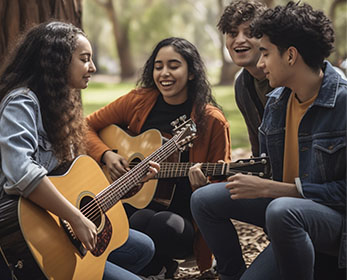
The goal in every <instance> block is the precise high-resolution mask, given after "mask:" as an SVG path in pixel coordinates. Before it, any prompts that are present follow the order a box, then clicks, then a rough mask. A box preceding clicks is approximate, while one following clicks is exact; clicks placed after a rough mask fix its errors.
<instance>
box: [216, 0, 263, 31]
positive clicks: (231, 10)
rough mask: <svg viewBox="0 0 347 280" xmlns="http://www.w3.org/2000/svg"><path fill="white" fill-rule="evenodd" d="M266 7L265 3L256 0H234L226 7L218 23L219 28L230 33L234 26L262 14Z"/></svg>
mask: <svg viewBox="0 0 347 280" xmlns="http://www.w3.org/2000/svg"><path fill="white" fill-rule="evenodd" d="M265 9H266V6H265V4H263V3H261V2H259V1H256V0H254V1H253V0H250V1H248V0H238V1H232V2H231V3H230V4H229V5H228V6H226V7H225V9H224V12H223V14H222V16H221V18H220V19H219V22H218V24H217V28H218V30H219V31H221V32H222V33H223V34H228V33H230V32H231V30H232V28H235V27H237V26H239V25H240V24H242V23H244V22H247V21H251V20H253V19H254V18H255V17H256V16H259V15H261V14H262V13H263V12H264V11H265Z"/></svg>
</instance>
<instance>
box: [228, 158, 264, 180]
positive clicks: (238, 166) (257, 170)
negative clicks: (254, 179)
mask: <svg viewBox="0 0 347 280" xmlns="http://www.w3.org/2000/svg"><path fill="white" fill-rule="evenodd" d="M228 167H229V168H228V170H227V173H228V174H229V175H234V174H236V173H243V174H249V175H255V176H259V177H262V178H270V177H271V165H270V159H269V157H267V156H260V157H253V158H247V159H239V160H237V161H235V162H231V163H229V166H228Z"/></svg>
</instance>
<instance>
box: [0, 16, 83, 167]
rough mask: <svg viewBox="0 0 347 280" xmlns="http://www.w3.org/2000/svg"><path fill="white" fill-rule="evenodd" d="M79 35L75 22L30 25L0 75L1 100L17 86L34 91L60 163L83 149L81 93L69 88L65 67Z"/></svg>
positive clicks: (68, 62) (67, 65) (66, 67)
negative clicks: (31, 26)
mask: <svg viewBox="0 0 347 280" xmlns="http://www.w3.org/2000/svg"><path fill="white" fill-rule="evenodd" d="M78 34H80V35H83V36H85V34H84V33H83V31H82V30H81V29H79V28H77V27H75V26H74V25H72V24H69V23H63V22H56V21H51V22H46V23H41V24H39V25H37V26H35V27H33V28H31V29H30V30H29V31H28V32H27V33H25V34H24V35H22V38H21V40H19V41H18V43H17V47H16V48H15V49H14V51H13V53H11V54H10V55H9V56H8V61H7V62H6V63H5V65H4V67H3V70H2V71H1V74H0V101H1V100H2V99H3V98H4V96H5V95H6V94H7V93H9V92H10V91H11V90H13V89H15V88H18V87H28V88H30V89H31V90H32V91H33V92H34V93H35V94H36V96H37V97H38V99H39V102H40V109H41V114H42V119H43V125H44V128H45V131H46V132H47V136H48V139H49V141H50V142H51V143H52V145H53V149H54V151H55V154H56V156H57V158H58V160H59V161H60V162H65V161H71V160H72V158H73V157H74V156H76V155H78V154H81V153H84V152H85V145H84V143H83V134H84V129H85V124H84V118H83V111H82V102H81V93H80V91H79V90H72V89H70V88H69V87H68V67H69V64H70V62H71V59H72V54H73V52H74V50H75V49H76V41H77V38H78V36H77V35H78Z"/></svg>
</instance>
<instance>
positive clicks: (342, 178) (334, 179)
mask: <svg viewBox="0 0 347 280" xmlns="http://www.w3.org/2000/svg"><path fill="white" fill-rule="evenodd" d="M290 92H291V91H290V90H289V89H288V88H283V87H282V88H277V89H275V90H273V91H272V92H271V93H270V94H269V100H268V102H267V105H266V107H265V111H264V118H263V121H262V124H261V126H260V127H259V132H260V133H259V141H260V150H261V153H266V154H267V155H268V156H269V157H270V160H271V166H272V172H273V179H274V180H277V181H282V176H283V154H284V137H285V121H286V108H287V102H288V99H289V96H290ZM346 105H347V81H345V80H343V79H342V78H341V77H340V75H339V74H338V73H337V72H336V71H335V70H334V69H333V67H332V66H331V64H330V63H329V62H325V69H324V78H323V82H322V85H321V88H320V90H319V93H318V96H317V98H316V99H315V101H314V102H313V104H312V105H311V106H310V107H309V108H308V110H307V112H306V113H305V115H304V116H303V118H302V120H301V123H300V125H299V132H298V144H299V178H296V180H295V182H296V185H297V186H298V185H299V186H298V187H299V189H301V190H302V195H303V196H304V197H305V198H307V199H311V200H313V201H315V202H318V203H321V204H324V205H327V206H329V207H331V208H333V209H335V210H337V211H339V212H340V213H342V214H343V215H345V214H346V132H347V131H346ZM343 239H344V241H343V242H342V244H341V246H342V247H344V250H345V249H346V233H344V235H343ZM345 252H346V251H344V253H343V256H345ZM340 253H341V251H340ZM340 256H341V255H340ZM340 261H341V259H340ZM345 261H346V260H344V262H345Z"/></svg>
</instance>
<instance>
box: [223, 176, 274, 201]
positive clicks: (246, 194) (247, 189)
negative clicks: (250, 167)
mask: <svg viewBox="0 0 347 280" xmlns="http://www.w3.org/2000/svg"><path fill="white" fill-rule="evenodd" d="M267 181H270V180H267V179H263V178H260V177H257V176H252V175H244V174H241V173H238V174H236V175H233V176H230V177H229V178H228V183H227V184H226V186H225V187H226V188H227V189H229V192H230V197H231V198H232V199H250V198H259V197H267V196H266V195H267V186H268V184H267Z"/></svg>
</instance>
